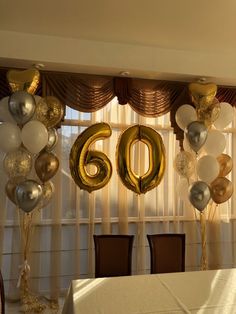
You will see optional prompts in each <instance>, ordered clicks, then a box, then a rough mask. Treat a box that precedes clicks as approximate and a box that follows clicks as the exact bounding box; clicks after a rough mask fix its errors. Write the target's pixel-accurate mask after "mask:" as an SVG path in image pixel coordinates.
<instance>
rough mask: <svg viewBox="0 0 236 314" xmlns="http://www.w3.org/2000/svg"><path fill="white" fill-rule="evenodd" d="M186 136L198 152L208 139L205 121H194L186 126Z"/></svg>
mask: <svg viewBox="0 0 236 314" xmlns="http://www.w3.org/2000/svg"><path fill="white" fill-rule="evenodd" d="M186 136H187V139H188V141H189V144H190V147H191V148H192V149H193V150H194V151H195V152H198V151H199V149H200V148H201V147H202V146H203V145H204V143H205V142H206V139H207V127H206V126H205V124H204V123H203V122H200V121H193V122H191V123H190V124H189V125H188V126H187V128H186Z"/></svg>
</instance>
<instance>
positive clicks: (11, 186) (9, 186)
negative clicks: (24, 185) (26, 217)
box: [5, 178, 24, 205]
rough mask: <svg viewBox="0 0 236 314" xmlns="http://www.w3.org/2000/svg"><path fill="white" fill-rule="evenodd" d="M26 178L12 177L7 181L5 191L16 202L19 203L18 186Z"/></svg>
mask: <svg viewBox="0 0 236 314" xmlns="http://www.w3.org/2000/svg"><path fill="white" fill-rule="evenodd" d="M23 181H24V178H14V179H10V180H8V181H7V183H6V186H5V192H6V195H7V197H8V198H9V199H10V200H11V201H12V202H13V203H14V204H15V205H17V201H16V194H15V191H16V186H17V185H18V184H19V183H20V182H23Z"/></svg>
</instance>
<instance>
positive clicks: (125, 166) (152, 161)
mask: <svg viewBox="0 0 236 314" xmlns="http://www.w3.org/2000/svg"><path fill="white" fill-rule="evenodd" d="M137 141H141V142H143V143H145V144H146V145H147V146H148V149H149V169H148V171H147V172H146V173H145V174H144V175H142V176H138V175H137V174H135V173H134V172H133V170H132V169H131V148H132V145H133V144H134V143H135V142H137ZM116 161H117V170H118V174H119V176H120V178H121V180H122V182H123V184H124V185H125V186H126V187H127V188H128V189H130V190H132V191H134V192H135V193H137V194H141V193H146V192H147V191H149V190H151V189H153V188H155V187H156V186H157V185H158V184H159V183H160V181H161V179H162V178H163V175H164V171H165V147H164V144H163V141H162V138H161V136H160V134H159V133H157V132H156V131H155V130H154V129H152V128H149V127H146V126H144V125H135V126H132V127H130V128H128V129H126V130H125V131H124V132H123V133H122V135H121V136H120V139H119V142H118V144H117V148H116Z"/></svg>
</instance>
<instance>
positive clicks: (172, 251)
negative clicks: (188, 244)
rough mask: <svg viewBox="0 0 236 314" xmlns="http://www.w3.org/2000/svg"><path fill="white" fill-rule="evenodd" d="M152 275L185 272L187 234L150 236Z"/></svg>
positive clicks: (148, 237) (148, 236)
mask: <svg viewBox="0 0 236 314" xmlns="http://www.w3.org/2000/svg"><path fill="white" fill-rule="evenodd" d="M147 239H148V243H149V247H150V259H151V274H156V273H173V272H184V271H185V234H182V233H166V234H148V235H147Z"/></svg>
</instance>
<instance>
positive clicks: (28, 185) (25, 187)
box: [15, 180, 42, 213]
mask: <svg viewBox="0 0 236 314" xmlns="http://www.w3.org/2000/svg"><path fill="white" fill-rule="evenodd" d="M41 196H42V187H41V185H40V184H39V183H38V182H36V181H34V180H26V181H23V182H21V183H19V184H18V185H17V186H16V190H15V197H16V202H17V205H18V206H19V207H20V209H22V210H23V211H24V212H26V213H29V212H31V211H32V210H33V209H34V208H36V206H37V204H38V202H39V201H40V198H41Z"/></svg>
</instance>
